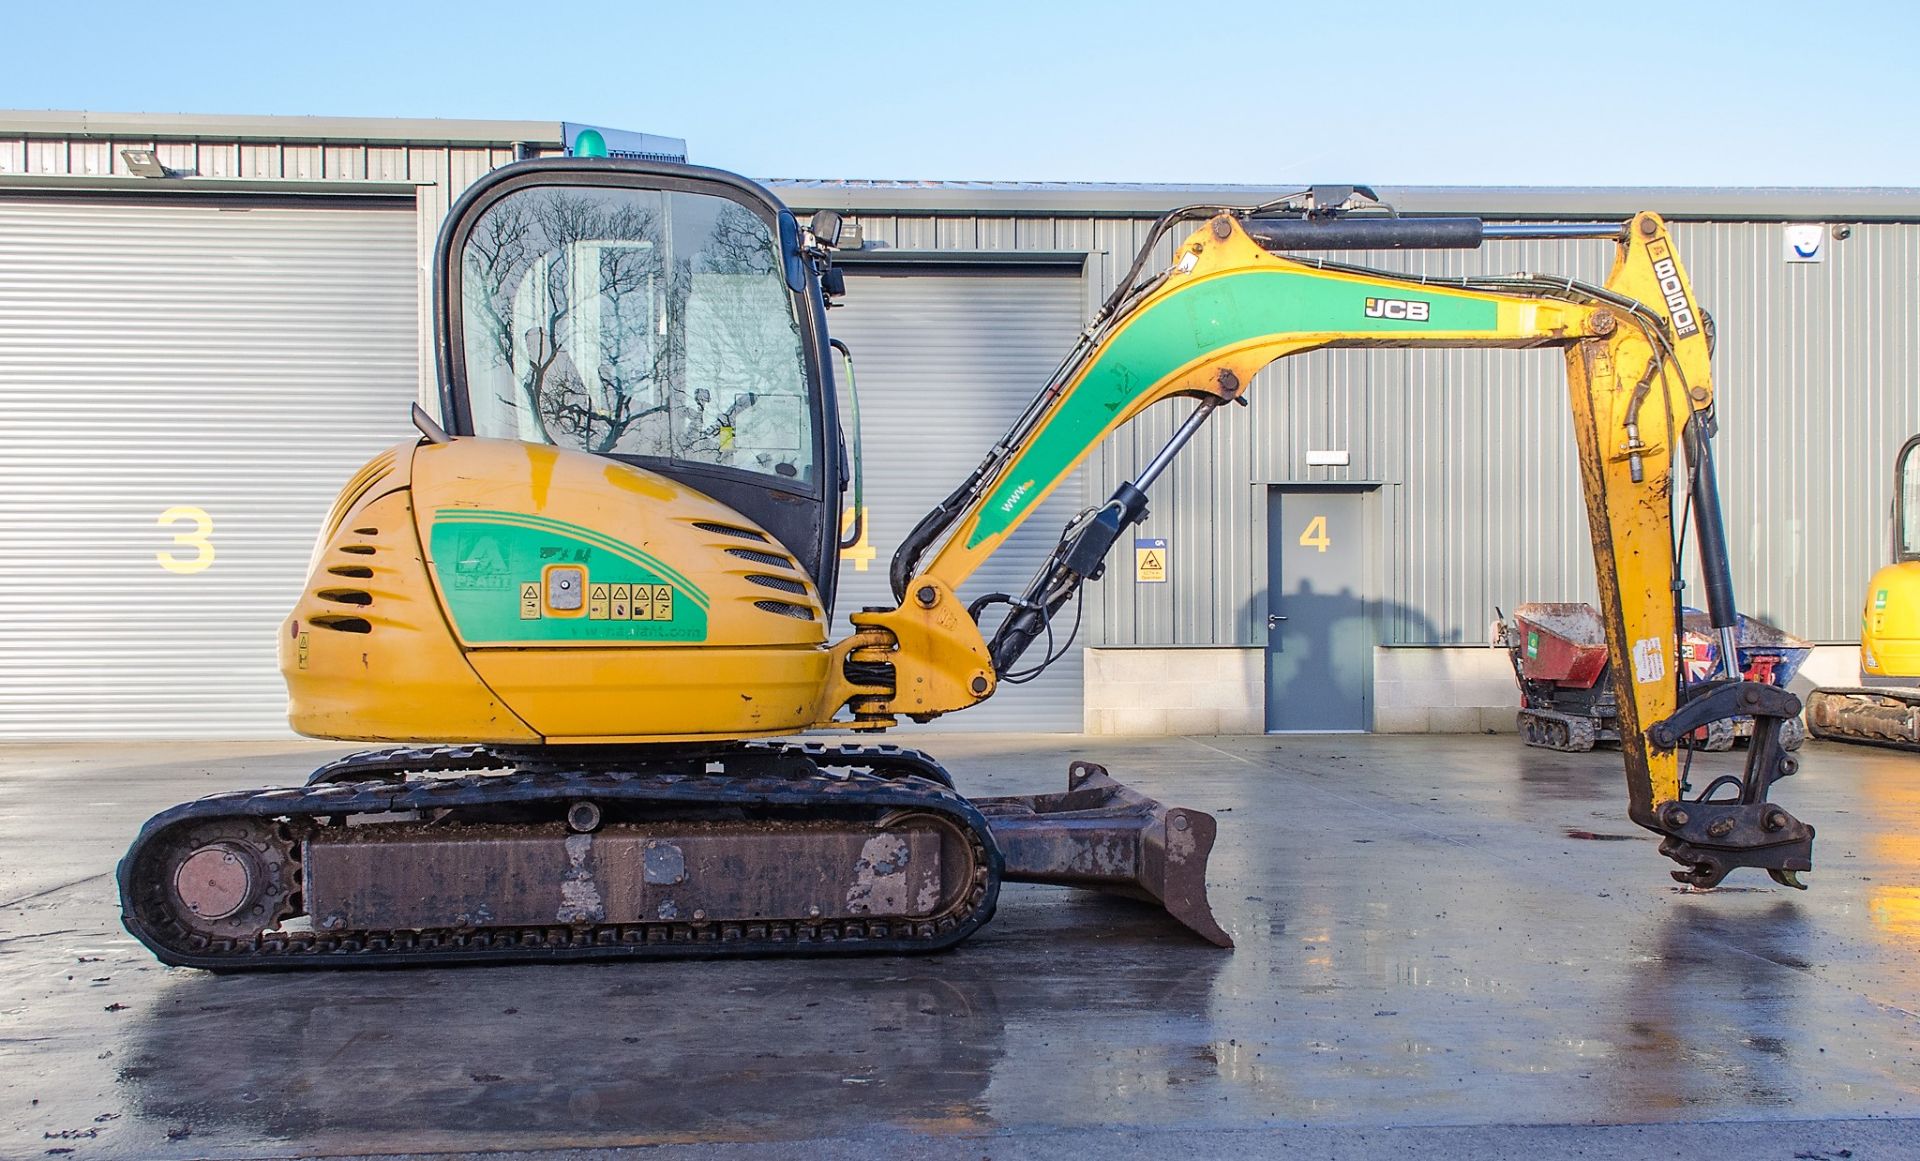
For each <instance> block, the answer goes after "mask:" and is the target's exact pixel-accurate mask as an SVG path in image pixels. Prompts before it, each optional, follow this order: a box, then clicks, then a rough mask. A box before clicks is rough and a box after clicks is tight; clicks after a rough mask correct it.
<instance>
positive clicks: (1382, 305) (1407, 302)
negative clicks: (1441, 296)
mask: <svg viewBox="0 0 1920 1161" xmlns="http://www.w3.org/2000/svg"><path fill="white" fill-rule="evenodd" d="M1430 309H1431V307H1430V305H1429V304H1428V303H1424V302H1421V301H1419V300H1418V299H1408V298H1369V299H1368V300H1367V317H1368V318H1390V319H1395V320H1400V321H1405V322H1426V321H1427V312H1428V311H1429V310H1430Z"/></svg>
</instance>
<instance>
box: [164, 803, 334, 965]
mask: <svg viewBox="0 0 1920 1161" xmlns="http://www.w3.org/2000/svg"><path fill="white" fill-rule="evenodd" d="M297 849H298V848H297V845H296V844H295V843H294V841H293V838H292V836H291V835H290V834H288V833H287V832H286V828H285V827H284V826H282V825H277V824H275V823H273V822H272V821H269V820H266V819H230V820H226V821H222V822H213V823H204V824H201V825H198V826H193V827H188V828H186V829H184V830H183V831H182V832H181V833H179V834H178V835H175V836H170V838H169V841H168V842H167V843H166V845H165V847H164V848H163V849H162V851H161V852H160V859H161V863H162V865H161V867H160V875H159V877H158V878H159V883H160V884H161V886H162V888H163V889H164V890H165V891H166V892H167V893H168V894H169V896H170V902H172V903H173V904H174V906H173V907H172V908H170V909H169V910H170V912H171V914H173V915H174V916H175V917H176V919H177V920H178V922H180V923H181V924H182V925H183V926H184V927H185V928H186V929H187V930H188V931H189V932H191V933H192V934H193V935H196V936H199V937H202V938H205V939H210V940H211V939H238V940H247V939H252V938H253V937H254V936H256V935H258V934H259V933H260V932H262V931H265V930H266V929H268V928H270V927H272V926H274V925H275V924H277V923H279V922H280V921H281V920H282V919H285V918H288V917H290V916H293V915H297V914H299V911H300V907H299V894H300V864H299V860H298V856H297Z"/></svg>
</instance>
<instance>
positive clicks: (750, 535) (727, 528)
mask: <svg viewBox="0 0 1920 1161" xmlns="http://www.w3.org/2000/svg"><path fill="white" fill-rule="evenodd" d="M693 526H694V527H695V528H698V529H699V530H700V531H702V532H715V533H718V534H719V535H721V536H738V537H739V538H740V539H742V540H757V541H759V542H760V543H762V544H765V543H766V542H767V538H766V537H764V536H762V535H760V534H759V533H758V532H755V531H754V530H753V529H751V528H740V527H736V526H735V525H732V524H718V523H715V522H714V521H712V520H696V521H694V522H693Z"/></svg>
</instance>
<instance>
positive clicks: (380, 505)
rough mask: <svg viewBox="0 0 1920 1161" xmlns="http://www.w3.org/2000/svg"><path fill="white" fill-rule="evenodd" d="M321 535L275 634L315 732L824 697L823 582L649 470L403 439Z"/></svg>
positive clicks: (686, 736) (569, 738)
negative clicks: (301, 586)
mask: <svg viewBox="0 0 1920 1161" xmlns="http://www.w3.org/2000/svg"><path fill="white" fill-rule="evenodd" d="M321 539H322V543H321V545H320V547H319V550H318V552H317V554H316V556H315V560H314V564H313V568H312V570H311V571H312V575H311V578H310V581H309V584H308V586H307V589H306V591H305V592H304V593H303V594H302V595H301V598H300V601H299V604H298V605H297V606H296V607H295V609H294V611H293V613H292V614H291V615H290V616H289V617H288V619H287V622H286V625H285V631H284V632H283V633H282V635H281V640H280V665H281V670H282V672H283V673H284V674H285V675H286V678H287V687H288V690H289V693H290V695H291V711H290V714H291V719H292V723H293V726H294V728H295V729H296V730H298V731H300V732H301V733H303V734H307V735H310V736H314V737H325V738H342V739H354V740H367V741H410V742H439V741H445V742H538V741H545V742H553V743H567V742H580V741H593V742H616V743H617V742H623V741H642V740H644V741H673V740H693V739H702V738H716V737H718V738H746V737H761V736H777V735H781V734H791V733H794V732H795V731H798V730H801V729H804V728H805V727H807V726H809V725H811V724H813V723H814V721H815V720H816V719H817V718H818V717H819V716H820V711H819V705H818V702H819V699H820V696H821V691H822V690H823V689H824V688H825V687H826V686H827V684H828V682H827V667H828V660H829V654H828V651H827V648H826V617H825V613H824V611H823V609H822V608H821V604H820V599H819V594H818V593H817V592H816V591H815V590H814V587H813V585H812V582H811V581H810V580H809V579H808V578H807V576H806V574H805V573H804V571H802V570H801V569H800V568H798V567H797V566H796V565H795V564H794V562H793V561H792V560H791V558H790V556H789V554H787V553H786V552H784V551H783V550H782V549H781V547H780V546H779V545H778V544H777V543H775V542H774V539H773V537H771V536H769V535H768V534H767V533H766V532H765V531H763V530H761V529H759V528H757V527H755V526H754V525H753V524H752V522H750V521H748V520H746V519H745V518H743V517H742V516H741V515H740V514H739V513H737V512H735V511H733V510H732V509H731V508H728V507H726V506H725V505H722V504H720V503H718V502H716V501H714V500H713V499H711V498H709V497H707V496H705V495H703V494H702V493H700V492H698V491H695V490H694V489H692V488H689V487H687V486H686V485H684V484H681V483H677V482H675V481H673V480H669V479H667V478H665V477H664V476H660V475H658V474H655V473H653V472H649V471H647V470H645V469H643V468H638V467H633V466H630V465H627V464H623V463H619V462H616V461H612V460H608V459H605V458H602V457H599V456H593V455H588V454H586V453H583V452H575V451H567V450H562V449H558V448H553V447H548V446H544V445H539V444H525V443H517V442H512V441H506V440H488V439H460V440H455V441H452V442H450V443H441V444H434V443H426V444H421V445H419V446H417V447H416V446H414V445H411V444H407V445H402V446H399V447H395V448H393V449H391V450H389V451H386V452H383V453H381V455H380V456H379V457H377V458H376V459H375V460H373V461H372V462H371V463H369V464H368V465H367V467H366V468H365V469H363V470H362V471H361V472H360V474H359V475H358V476H356V477H355V478H354V480H353V481H352V482H351V483H350V484H349V485H348V487H347V489H346V490H345V491H344V492H343V493H342V495H341V498H340V501H339V502H338V503H337V504H336V505H335V508H334V511H333V513H332V514H331V515H330V516H329V518H328V521H327V525H326V527H325V528H324V529H323V531H322V533H321ZM782 562H784V563H782Z"/></svg>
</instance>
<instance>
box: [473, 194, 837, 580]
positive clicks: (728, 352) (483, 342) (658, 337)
mask: <svg viewBox="0 0 1920 1161" xmlns="http://www.w3.org/2000/svg"><path fill="white" fill-rule="evenodd" d="M830 241H831V239H820V238H818V237H816V235H815V234H814V233H813V231H812V230H811V229H809V228H805V227H802V226H801V225H800V224H799V223H798V222H796V221H795V219H794V216H793V215H792V214H791V213H790V212H789V211H788V210H787V209H786V208H785V207H784V206H781V205H780V204H779V203H777V202H775V201H774V200H772V199H771V198H770V197H768V195H767V194H766V192H765V191H764V190H762V189H761V188H760V187H758V186H756V185H753V184H751V183H749V182H745V181H742V180H740V179H739V178H736V177H734V176H733V175H731V174H724V173H720V172H717V171H713V170H706V169H700V168H696V167H693V166H686V165H674V164H667V163H656V162H641V161H624V160H607V161H600V162H597V163H596V164H594V165H593V166H592V167H591V168H582V167H581V166H580V165H579V164H578V163H577V162H567V161H554V162H547V163H541V162H533V163H528V164H523V165H519V166H516V167H514V171H513V173H512V175H511V176H510V177H508V178H506V179H505V180H502V181H498V182H493V183H487V184H485V185H484V186H483V188H482V190H481V191H480V196H477V197H474V198H470V199H468V200H466V201H464V202H462V203H461V204H460V205H459V206H458V207H457V208H456V210H455V213H454V216H453V219H452V221H451V222H450V223H449V225H448V229H447V230H446V232H445V233H444V234H443V235H442V243H441V246H440V251H439V254H438V258H437V263H436V266H437V270H436V276H437V278H438V280H439V285H438V286H437V288H436V290H437V294H436V304H437V309H438V311H439V312H440V315H441V317H440V319H439V326H438V328H437V329H438V331H439V335H440V350H439V364H440V365H439V378H440V395H441V412H442V415H443V416H444V418H445V423H446V430H447V431H448V432H449V433H450V434H452V435H456V436H480V437H484V438H493V439H506V440H517V441H521V442H526V443H533V444H546V445H551V446H553V447H556V448H563V449H568V450H572V451H581V452H587V453H590V454H592V455H595V456H601V457H605V458H608V459H612V460H616V461H619V462H622V463H626V464H630V465H633V466H636V467H640V468H643V469H646V470H648V471H650V472H654V473H658V474H659V475H662V476H665V477H668V478H670V479H673V480H676V481H679V482H681V483H683V484H685V485H687V486H688V487H690V488H694V489H696V490H698V491H699V492H701V493H703V494H705V495H707V496H710V497H712V498H713V499H715V500H718V501H720V502H721V503H723V504H726V505H727V506H729V507H731V508H733V509H734V510H735V511H737V512H739V513H740V514H741V515H744V516H746V517H748V518H749V519H750V520H751V521H752V522H753V523H754V524H756V525H758V526H759V527H760V528H761V529H764V530H765V531H767V532H769V533H771V534H772V536H773V537H774V538H775V539H776V540H778V541H779V543H780V545H781V546H782V547H784V548H785V549H786V550H787V551H788V552H790V553H791V554H792V555H793V557H794V559H795V560H796V561H797V562H798V563H799V564H800V566H801V568H802V569H803V570H804V571H805V573H806V574H807V576H808V578H809V579H810V580H811V581H812V583H813V585H814V586H815V588H816V589H817V591H818V593H819V597H820V602H821V604H822V605H823V606H824V608H825V609H826V610H827V611H828V612H830V611H831V609H832V606H833V594H834V587H835V584H834V582H835V573H836V563H837V562H836V556H837V540H838V535H839V529H838V525H837V522H836V521H835V520H834V519H833V517H834V516H835V515H836V514H837V513H838V511H839V508H840V503H839V492H840V491H841V489H842V486H843V483H844V479H845V475H846V471H845V465H844V463H843V459H844V451H843V442H842V440H841V439H840V437H839V422H838V417H837V415H836V413H835V405H834V403H835V401H834V391H833V382H832V374H831V371H830V362H829V357H828V354H827V350H828V342H827V335H826V327H825V302H824V300H823V297H822V294H821V279H820V274H821V273H822V272H823V271H825V270H826V269H827V262H826V257H827V253H828V250H827V245H828V244H829V243H830Z"/></svg>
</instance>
